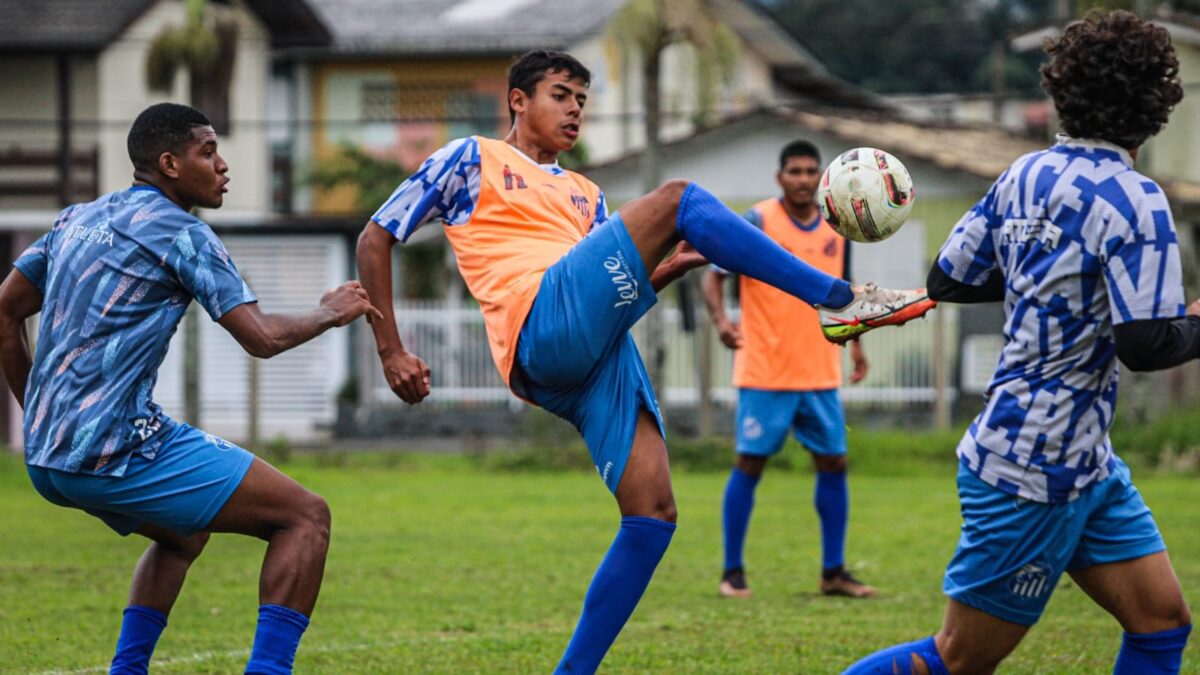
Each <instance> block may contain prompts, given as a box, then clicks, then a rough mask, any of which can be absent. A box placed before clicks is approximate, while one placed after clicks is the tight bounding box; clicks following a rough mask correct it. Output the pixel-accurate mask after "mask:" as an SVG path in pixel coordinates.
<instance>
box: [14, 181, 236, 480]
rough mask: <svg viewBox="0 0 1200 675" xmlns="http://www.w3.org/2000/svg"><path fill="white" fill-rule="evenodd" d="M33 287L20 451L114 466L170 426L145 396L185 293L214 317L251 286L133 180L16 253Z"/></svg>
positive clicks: (111, 471)
mask: <svg viewBox="0 0 1200 675" xmlns="http://www.w3.org/2000/svg"><path fill="white" fill-rule="evenodd" d="M14 265H15V266H16V268H17V269H18V270H19V271H20V272H21V274H23V275H24V276H25V277H26V278H27V279H29V281H30V282H32V283H33V284H34V285H35V286H37V288H38V289H39V290H41V291H42V294H43V300H42V314H41V319H40V322H39V324H38V338H37V348H36V353H35V355H34V360H33V370H32V371H31V372H30V375H29V382H28V383H27V385H26V390H25V461H26V463H27V464H30V465H32V466H39V467H44V468H48V469H57V470H60V471H66V472H69V473H89V474H98V475H114V476H120V475H123V474H124V472H125V468H126V465H127V464H128V462H129V459H130V457H131V455H132V453H134V452H137V453H139V454H141V455H142V456H144V457H146V458H148V459H153V458H154V455H155V453H156V451H157V450H158V447H159V445H160V444H161V442H162V439H163V438H165V437H167V436H168V435H169V434H168V433H166V432H167V431H168V430H170V429H171V428H173V427H174V424H175V423H174V422H173V421H172V420H171V419H170V418H168V417H167V416H166V415H164V414H163V412H162V408H161V407H159V406H158V404H156V403H154V401H153V400H151V394H152V393H153V391H154V384H155V381H156V380H157V378H158V367H159V366H160V365H161V364H162V361H163V358H164V357H165V356H166V354H167V346H168V345H169V343H170V341H171V336H172V335H173V334H174V333H175V328H176V326H178V324H179V321H180V319H181V318H183V314H184V312H185V311H186V310H187V307H188V305H189V304H190V303H191V301H192V299H193V298H195V299H196V300H197V301H198V302H199V303H200V304H201V305H202V306H203V307H204V309H205V311H207V312H208V314H209V316H211V317H212V318H213V320H214V321H215V320H217V319H219V318H221V317H222V316H224V315H225V313H226V312H228V311H229V310H231V309H233V308H235V307H237V306H238V305H242V304H244V303H248V302H256V298H255V297H254V294H253V293H252V292H251V291H250V289H249V288H248V287H247V286H246V284H245V282H243V281H242V278H241V276H240V275H239V274H238V271H237V268H236V267H234V264H233V261H232V260H230V258H229V254H228V253H227V252H226V251H225V247H224V246H223V245H222V244H221V241H220V240H219V239H218V238H217V236H216V235H215V234H214V233H213V231H212V230H211V229H210V228H209V227H208V225H206V224H205V223H204V222H203V221H201V220H199V219H198V218H196V217H195V216H192V215H190V214H189V213H187V212H186V211H184V210H183V209H181V208H179V206H177V205H176V204H175V203H174V202H172V201H170V200H169V199H167V198H166V197H165V196H164V195H163V194H162V193H161V192H159V191H158V190H157V189H155V188H153V187H149V186H137V187H132V188H129V189H126V190H120V191H117V192H112V193H109V194H107V195H104V196H102V197H100V198H99V199H97V200H96V201H94V202H91V203H88V204H78V205H75V206H71V207H69V208H67V209H66V210H64V211H63V212H62V214H61V215H60V216H59V218H58V220H57V221H56V222H55V224H54V228H53V229H52V230H51V231H50V232H49V233H47V234H46V235H45V236H44V237H42V238H41V239H39V240H38V241H37V242H35V243H34V244H33V245H32V246H31V247H29V249H28V250H26V251H25V252H24V253H23V254H22V255H21V257H20V258H19V259H17V261H16V262H15V263H14Z"/></svg>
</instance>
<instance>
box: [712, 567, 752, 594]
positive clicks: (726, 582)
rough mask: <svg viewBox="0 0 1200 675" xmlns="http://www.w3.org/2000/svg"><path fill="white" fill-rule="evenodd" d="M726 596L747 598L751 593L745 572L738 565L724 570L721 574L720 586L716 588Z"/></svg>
mask: <svg viewBox="0 0 1200 675" xmlns="http://www.w3.org/2000/svg"><path fill="white" fill-rule="evenodd" d="M717 590H718V591H719V592H720V593H721V595H723V596H725V597H727V598H748V597H750V596H751V595H753V593H752V592H751V591H750V586H749V584H747V583H746V573H745V572H744V571H743V570H742V568H740V567H735V568H733V569H729V570H725V573H724V574H722V575H721V586H720V587H719V588H718V589H717Z"/></svg>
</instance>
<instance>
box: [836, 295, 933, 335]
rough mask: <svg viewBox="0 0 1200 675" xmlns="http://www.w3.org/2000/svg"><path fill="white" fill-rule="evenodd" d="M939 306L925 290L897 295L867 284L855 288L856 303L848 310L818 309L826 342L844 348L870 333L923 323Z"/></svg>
mask: <svg viewBox="0 0 1200 675" xmlns="http://www.w3.org/2000/svg"><path fill="white" fill-rule="evenodd" d="M936 306H937V303H936V302H934V301H933V300H930V299H929V294H928V293H926V292H925V289H923V288H919V289H917V290H914V291H893V290H889V289H886V288H879V287H878V286H876V285H875V284H867V285H865V286H855V287H854V300H852V301H851V302H850V304H848V305H846V306H845V307H839V308H836V309H833V308H829V307H818V308H817V309H818V313H819V315H820V317H821V332H822V333H824V334H825V339H826V340H829V341H830V342H834V343H836V344H839V345H840V344H845V343H847V342H849V341H850V340H853V339H854V338H856V337H858V336H859V335H862V334H863V333H865V332H867V331H869V330H874V329H876V328H880V327H883V326H900V325H903V324H906V323H908V322H909V321H912V320H913V319H919V318H921V317H923V316H925V314H926V313H927V312H928V311H929V310H931V309H933V308H934V307H936Z"/></svg>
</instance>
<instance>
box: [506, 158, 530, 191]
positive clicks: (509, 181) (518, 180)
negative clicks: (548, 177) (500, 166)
mask: <svg viewBox="0 0 1200 675" xmlns="http://www.w3.org/2000/svg"><path fill="white" fill-rule="evenodd" d="M514 187H515V188H516V189H518V190H524V189H525V188H526V185H525V179H524V178H522V177H521V174H519V173H516V172H514V171H513V170H512V169H510V168H508V165H507V164H505V165H504V189H505V190H511V189H513V188H514Z"/></svg>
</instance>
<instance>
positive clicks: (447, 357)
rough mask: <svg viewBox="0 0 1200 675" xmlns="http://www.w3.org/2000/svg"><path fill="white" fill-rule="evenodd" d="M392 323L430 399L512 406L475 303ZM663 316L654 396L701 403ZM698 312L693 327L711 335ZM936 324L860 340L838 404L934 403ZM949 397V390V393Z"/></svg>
mask: <svg viewBox="0 0 1200 675" xmlns="http://www.w3.org/2000/svg"><path fill="white" fill-rule="evenodd" d="M395 309H396V321H397V324H398V326H399V329H400V337H401V339H402V340H403V341H404V344H405V347H406V348H407V349H408V350H409V351H411V352H412V353H414V354H416V355H418V356H420V357H421V358H422V359H424V360H425V362H426V363H427V364H429V368H430V370H431V372H432V380H433V391H432V393H431V395H430V398H429V402H431V403H443V404H461V403H487V402H494V403H513V404H515V403H516V399H515V398H514V397H513V396H512V394H510V393H509V392H508V390H507V388H505V386H504V383H503V382H502V381H501V379H500V377H499V375H498V374H497V373H496V368H495V366H494V365H493V364H492V358H491V354H490V352H489V350H488V343H487V337H486V335H485V334H484V327H483V317H482V315H481V314H480V312H479V309H478V308H476V307H475V306H474V305H472V304H462V305H458V306H452V305H450V304H448V303H447V301H444V300H432V301H421V300H415V301H414V300H410V301H402V302H399V303H397V304H396V308H395ZM947 309H949V308H944V307H943V308H939V309H938V310H936V311H940V312H944V313H946V316H944V317H943V319H942V324H943V326H942V330H943V331H944V333H943V335H946V336H949V335H953V334H954V333H953V320H954V317H953V312H948V311H947ZM653 311H656V312H662V316H663V333H664V342H665V344H666V373H665V382H666V391H665V392H659V396H660V400H663V401H664V402H665V403H666V404H667V405H688V404H694V403H696V402H697V401H698V393H697V386H696V385H697V379H698V373H697V366H696V358H695V356H694V350H695V348H696V345H697V344H698V340H697V339H696V333H687V332H685V331H684V330H683V328H682V317H681V313H680V311H679V310H678V309H677V308H674V307H663V306H660V307H657V308H655V309H654V310H653ZM702 314H703V310H698V317H697V318H698V319H700V321H698V329H700V330H712V328H711V326H710V324H709V323H708V322H707V321H704V320H703V319H704V318H705V317H703V315H702ZM937 325H938V323H937V322H936V321H934V320H928V319H927V320H922V321H916V322H913V323H911V324H909V325H907V326H904V327H903V328H900V329H895V328H889V329H884V330H881V331H878V332H875V333H870V334H868V335H866V336H864V337H863V338H862V342H863V348H864V351H865V352H866V355H867V359H868V361H869V362H870V371H869V374H868V375H867V378H866V379H865V380H864V381H863V382H861V383H859V384H856V385H852V386H850V385H848V386H846V387H845V388H844V389H843V390H842V395H843V399H844V400H845V401H846V402H847V403H848V404H850V405H856V404H862V405H898V406H899V405H931V404H932V403H933V402H934V401H935V399H936V398H937V388H936V382H935V373H934V368H935V356H936V355H935V344H936V340H935V336H934V332H935V330H937ZM644 330H645V321H644V320H643V321H642V322H641V323H639V324H638V325H637V326H635V327H634V338H635V340H637V342H638V344H639V347H641V348H642V351H643V355H644V354H645V348H644V344H645V335H644ZM950 343H952V340H949V339H947V340H945V341H943V345H947V346H943V347H942V348H941V350H940V351H941V352H942V353H941V354H940V356H941V358H942V359H944V361H943V363H944V364H951V363H953V359H954V352H955V350H954V349H952V348H951V346H950ZM711 344H712V352H713V353H712V359H711V363H712V383H713V389H712V398H713V400H715V401H719V402H723V403H730V404H731V403H733V402H734V401H735V400H736V392H735V389H734V388H733V386H732V384H731V382H730V377H731V374H732V370H733V353H732V352H731V351H730V350H728V349H726V348H725V347H724V346H723V345H722V344H721V342H720V341H719V340H718V339H717V338H716V335H715V334H714V335H713V336H712V340H711ZM849 351H850V350H849V349H847V350H845V352H844V354H843V359H844V366H845V367H844V371H845V373H846V374H847V375H849V374H850V372H851V370H852V368H851V366H850V355H849ZM371 366H372V367H370V368H363V369H361V370H360V372H361V373H362V376H363V377H365V378H368V379H367V381H366V382H365V383H364V384H366V389H365V391H368V392H370V396H371V398H372V399H373V402H375V403H390V402H396V401H397V399H396V397H395V395H394V394H393V393H392V392H391V391H390V390H389V389H388V387H387V383H386V382H385V381H384V380H383V375H382V372H381V371H380V369H379V367H378V364H377V363H375V362H374V360H373V359H372V360H371ZM947 395H948V396H952V393H949V392H948V393H947Z"/></svg>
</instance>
